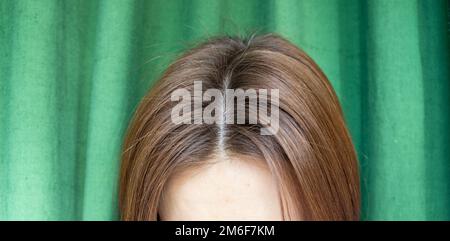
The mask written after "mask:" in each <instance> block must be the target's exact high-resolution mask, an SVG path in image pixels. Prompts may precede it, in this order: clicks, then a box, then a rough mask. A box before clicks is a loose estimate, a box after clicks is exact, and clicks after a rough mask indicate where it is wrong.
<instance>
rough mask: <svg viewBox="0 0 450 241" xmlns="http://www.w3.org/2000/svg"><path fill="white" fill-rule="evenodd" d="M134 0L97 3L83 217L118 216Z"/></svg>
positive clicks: (128, 99) (101, 218)
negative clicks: (118, 190) (118, 174)
mask: <svg viewBox="0 0 450 241" xmlns="http://www.w3.org/2000/svg"><path fill="white" fill-rule="evenodd" d="M135 3H137V2H134V1H132V2H129V1H122V0H109V1H102V2H100V4H99V6H98V12H97V14H98V15H97V18H98V20H97V25H98V26H97V28H96V40H95V41H96V44H95V49H94V52H95V57H94V59H95V60H94V62H93V73H92V84H91V93H90V99H89V109H88V110H87V111H89V118H88V125H87V129H86V131H87V140H86V143H87V144H86V145H87V147H86V165H85V176H84V179H85V183H84V193H83V194H84V197H83V199H82V201H83V212H82V218H83V219H88V220H90V219H96V220H98V219H100V220H103V219H105V220H108V219H113V218H116V217H117V213H116V210H117V189H118V187H117V184H118V181H117V180H118V176H117V173H118V167H119V161H118V160H119V156H120V147H121V143H122V139H123V130H124V128H125V127H126V124H127V121H126V119H127V117H128V115H127V112H128V111H127V110H128V102H129V101H130V98H129V91H128V89H129V88H132V86H131V83H132V82H130V81H129V80H130V77H131V76H130V69H131V66H130V63H132V61H131V60H132V58H133V57H134V56H133V51H132V50H133V43H134V41H133V38H134V37H135V35H134V32H133V24H134V21H133V20H134V18H133V13H134V11H135V10H136V6H135Z"/></svg>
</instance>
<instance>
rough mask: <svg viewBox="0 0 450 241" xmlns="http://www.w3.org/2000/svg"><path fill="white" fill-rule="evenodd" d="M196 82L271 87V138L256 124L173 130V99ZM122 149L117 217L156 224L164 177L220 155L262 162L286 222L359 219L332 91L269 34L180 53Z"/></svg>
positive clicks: (350, 156)
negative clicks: (275, 114) (274, 116)
mask: <svg viewBox="0 0 450 241" xmlns="http://www.w3.org/2000/svg"><path fill="white" fill-rule="evenodd" d="M199 80H200V81H202V84H203V88H216V89H220V90H225V89H237V88H240V89H243V90H245V89H249V88H253V89H279V130H278V132H277V133H276V134H275V135H260V132H259V130H260V129H261V128H262V127H263V126H264V125H263V124H261V123H258V124H248V123H247V124H244V125H239V124H228V125H224V126H219V125H216V124H210V125H208V124H202V125H194V124H174V123H172V121H171V110H172V108H173V107H174V106H175V104H176V103H174V102H172V101H171V93H172V92H173V91H175V90H176V89H178V88H186V89H187V90H192V89H193V83H194V81H199ZM203 107H204V106H203ZM203 107H202V108H203ZM215 114H221V113H215ZM123 148H124V149H123V156H122V166H121V176H120V194H119V206H120V213H121V218H122V219H123V220H157V217H158V206H159V202H160V199H161V195H162V193H163V190H164V186H165V184H166V182H167V180H168V178H169V177H170V176H171V175H172V174H173V173H174V172H175V171H176V170H177V169H179V168H183V167H186V166H189V165H196V164H201V163H202V162H203V161H205V160H208V158H211V157H212V156H213V155H216V154H217V152H218V151H219V150H222V151H225V152H226V153H227V154H229V155H245V156H253V157H255V156H256V157H258V158H260V159H262V160H265V161H266V162H267V164H268V166H269V168H270V170H271V172H272V173H273V176H274V177H275V179H276V182H277V185H278V187H279V190H280V196H281V197H280V198H281V201H282V208H283V214H284V219H286V220H292V219H303V220H358V219H359V208H360V190H359V174H358V164H357V158H356V154H355V150H354V147H353V144H352V142H351V139H350V136H349V133H348V131H347V128H346V126H345V122H344V119H343V115H342V110H341V107H340V105H339V102H338V99H337V97H336V94H335V93H334V91H333V89H332V87H331V85H330V83H329V82H328V80H327V78H326V76H325V75H324V74H323V73H322V71H321V70H320V68H319V67H318V66H317V65H316V64H315V63H314V61H313V60H312V59H311V58H310V57H309V56H308V55H306V54H305V53H304V52H303V51H301V50H300V49H298V48H297V47H295V46H294V45H293V44H291V43H290V42H288V41H287V40H285V39H283V38H281V37H278V36H275V35H264V36H257V37H252V38H250V39H240V38H232V37H223V38H217V39H213V40H210V41H208V42H206V43H203V44H201V45H200V46H198V47H196V48H194V49H192V50H190V51H188V52H187V53H185V54H184V55H183V56H181V57H180V58H179V59H177V60H176V61H175V62H174V63H172V64H171V65H170V67H169V68H168V69H167V70H166V72H165V73H164V75H163V76H162V77H161V79H160V80H159V81H158V82H157V83H156V85H155V86H154V87H153V88H152V89H151V91H150V92H149V93H148V94H147V96H145V97H144V98H143V100H142V102H141V103H140V105H139V107H138V109H137V111H136V113H135V115H134V118H133V120H132V122H131V124H130V126H129V129H128V133H127V135H126V139H125V143H124V147H123Z"/></svg>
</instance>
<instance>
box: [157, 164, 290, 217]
mask: <svg viewBox="0 0 450 241" xmlns="http://www.w3.org/2000/svg"><path fill="white" fill-rule="evenodd" d="M205 163H207V164H204V165H202V166H198V167H190V168H186V169H184V170H181V171H179V172H177V173H176V174H174V175H173V176H172V177H171V178H170V179H169V181H168V183H167V184H166V186H165V191H164V193H163V197H162V199H161V204H160V209H159V214H160V217H161V219H162V220H281V219H282V209H281V204H280V196H279V193H278V189H277V186H276V183H275V181H274V179H273V177H272V174H271V172H270V170H269V168H268V166H267V164H266V163H265V161H261V160H254V159H250V158H239V157H217V158H214V159H211V160H207V161H206V162H205Z"/></svg>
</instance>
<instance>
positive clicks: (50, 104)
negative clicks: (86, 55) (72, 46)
mask: <svg viewBox="0 0 450 241" xmlns="http://www.w3.org/2000/svg"><path fill="white" fill-rule="evenodd" d="M4 4H5V3H4ZM8 4H9V6H8V8H7V9H4V10H8V11H11V14H12V15H13V16H14V19H13V21H11V24H12V26H9V27H10V28H13V29H10V30H9V31H10V33H9V35H8V36H7V37H8V38H9V39H7V40H6V41H8V42H9V43H8V45H7V46H5V47H8V48H10V50H9V60H8V61H9V63H7V62H6V61H2V64H5V65H8V71H7V72H8V73H7V74H8V76H2V77H1V78H2V80H1V84H2V89H3V91H2V107H3V108H5V109H6V110H7V112H5V111H3V110H2V114H1V115H2V129H3V130H2V137H1V138H2V139H3V141H2V144H3V145H2V147H1V148H2V149H3V150H2V159H3V160H2V179H3V178H4V177H7V178H5V179H6V180H4V181H5V183H2V184H1V185H2V191H3V193H2V194H1V196H2V205H5V206H4V207H6V208H2V209H3V210H2V211H3V213H2V218H5V219H10V218H14V219H42V218H43V219H58V218H59V212H60V208H61V204H62V198H63V197H62V196H60V195H59V193H58V191H59V190H61V183H60V180H59V178H58V171H63V170H58V166H59V164H60V163H61V162H63V161H64V160H58V149H57V146H58V138H57V137H58V108H57V107H58V103H57V102H58V92H57V85H58V72H59V70H60V67H61V62H60V59H59V56H58V55H57V53H58V48H59V45H58V41H57V37H58V36H57V32H58V31H57V29H58V20H59V14H60V11H59V8H58V1H15V2H9V3H8ZM69 171H71V170H69ZM3 175H5V176H3ZM2 181H3V180H2Z"/></svg>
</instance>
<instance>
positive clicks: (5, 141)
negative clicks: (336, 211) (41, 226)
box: [0, 0, 450, 220]
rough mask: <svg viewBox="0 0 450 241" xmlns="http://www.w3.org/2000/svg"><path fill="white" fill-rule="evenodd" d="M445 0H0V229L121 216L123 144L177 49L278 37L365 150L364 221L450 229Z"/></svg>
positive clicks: (362, 155) (362, 163) (449, 88)
mask: <svg viewBox="0 0 450 241" xmlns="http://www.w3.org/2000/svg"><path fill="white" fill-rule="evenodd" d="M449 12H450V11H449V2H448V1H445V0H428V1H427V0H423V1H420V0H367V1H361V0H300V1H299V0H270V1H258V0H246V1H218V0H210V1H208V0H204V1H203V0H192V1H187V0H186V1H175V0H165V1H163V0H147V1H144V0H103V1H92V0H2V1H0V41H1V42H0V219H2V220H10V219H13V220H16V219H26V220H41V219H43V220H115V219H117V218H118V211H117V186H118V185H117V179H118V168H119V155H120V146H121V142H122V138H123V136H124V131H125V128H126V126H127V123H128V121H129V119H130V117H131V115H132V113H133V110H134V109H135V108H136V105H137V103H138V101H139V99H140V98H141V97H142V96H143V95H144V94H145V93H146V91H147V90H148V89H149V88H150V87H151V85H152V83H154V81H155V80H156V79H157V78H158V76H159V75H160V74H161V72H162V71H163V70H164V69H165V67H167V64H168V63H170V61H171V60H173V59H174V58H175V57H176V56H177V55H178V54H179V53H180V51H182V50H184V49H186V48H189V47H190V46H192V45H193V44H195V43H196V42H198V41H199V40H202V39H205V38H207V37H210V36H215V35H223V34H233V35H240V36H246V35H249V34H252V33H266V32H276V33H279V34H281V35H283V36H285V37H286V38H288V39H289V40H291V41H292V42H294V43H296V44H298V45H299V46H300V47H301V48H303V49H304V50H305V51H306V52H307V53H309V54H310V55H311V56H312V57H313V58H314V59H315V60H316V61H317V63H318V64H319V65H320V66H321V67H322V69H323V70H324V72H325V73H326V74H327V76H328V77H329V79H330V81H331V82H332V84H333V86H334V88H335V89H336V91H337V93H338V95H339V98H340V100H341V103H342V106H343V108H344V111H345V116H346V120H347V122H348V125H349V128H350V130H351V133H352V136H353V140H354V142H355V145H356V148H357V150H358V154H359V160H360V168H361V184H362V195H363V197H362V219H363V220H449V219H450V151H449V150H450V138H449V136H450V108H449V103H450V78H449V74H450V73H449V68H450V64H449V62H450V59H449V53H450V48H449V29H450V27H449V16H448V15H449Z"/></svg>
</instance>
